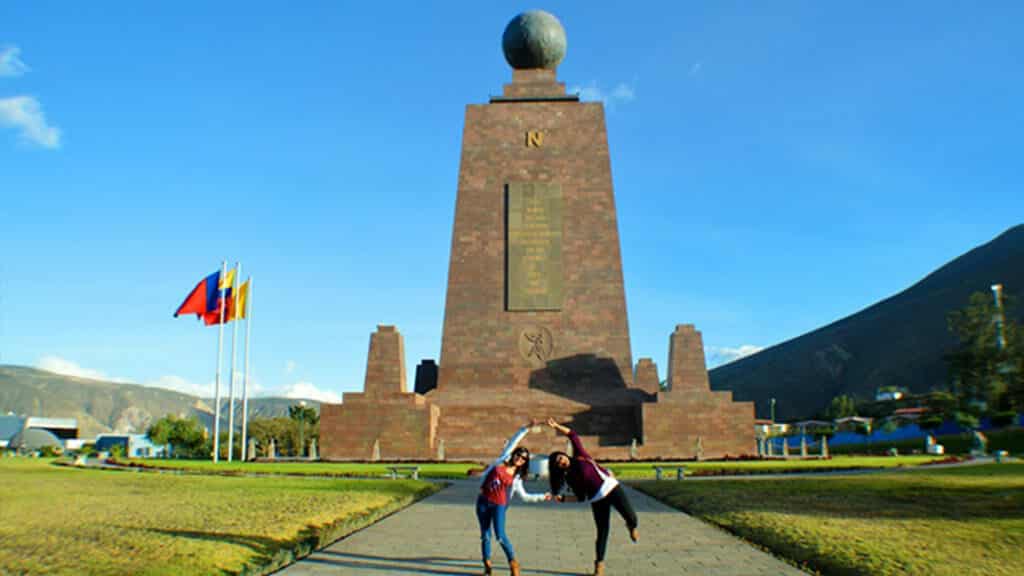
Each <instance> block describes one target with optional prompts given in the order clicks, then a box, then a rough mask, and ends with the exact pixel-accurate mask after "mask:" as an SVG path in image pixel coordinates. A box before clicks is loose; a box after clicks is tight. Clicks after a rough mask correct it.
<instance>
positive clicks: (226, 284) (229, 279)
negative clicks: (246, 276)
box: [217, 268, 235, 290]
mask: <svg viewBox="0 0 1024 576" xmlns="http://www.w3.org/2000/svg"><path fill="white" fill-rule="evenodd" d="M234 285H235V269H234V268H232V269H231V270H228V273H227V274H225V275H224V278H223V279H222V280H221V281H220V286H218V287H217V288H218V289H220V290H228V289H229V288H231V287H232V286H234Z"/></svg>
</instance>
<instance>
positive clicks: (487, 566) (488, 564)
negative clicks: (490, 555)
mask: <svg viewBox="0 0 1024 576" xmlns="http://www.w3.org/2000/svg"><path fill="white" fill-rule="evenodd" d="M491 574H492V572H491V561H490V560H484V576H491Z"/></svg>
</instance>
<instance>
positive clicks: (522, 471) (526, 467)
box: [505, 446, 530, 480]
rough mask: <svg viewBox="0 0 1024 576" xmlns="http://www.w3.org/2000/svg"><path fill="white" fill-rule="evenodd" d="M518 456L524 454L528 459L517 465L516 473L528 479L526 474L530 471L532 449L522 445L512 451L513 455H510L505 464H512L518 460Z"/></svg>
mask: <svg viewBox="0 0 1024 576" xmlns="http://www.w3.org/2000/svg"><path fill="white" fill-rule="evenodd" d="M516 456H522V457H523V458H524V459H525V460H526V461H525V462H523V463H522V465H521V466H517V467H516V475H518V476H519V477H520V478H522V479H523V480H526V475H527V474H529V473H530V450H529V449H527V448H526V447H524V446H520V447H518V448H516V449H515V450H513V451H512V455H511V456H509V457H508V460H507V461H505V464H508V465H512V464H514V463H515V461H516Z"/></svg>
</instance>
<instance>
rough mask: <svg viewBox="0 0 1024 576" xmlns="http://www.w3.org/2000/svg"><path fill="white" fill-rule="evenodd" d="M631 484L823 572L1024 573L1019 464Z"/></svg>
mask: <svg viewBox="0 0 1024 576" xmlns="http://www.w3.org/2000/svg"><path fill="white" fill-rule="evenodd" d="M635 486H636V487H637V488H638V489H640V490H642V491H644V492H646V493H648V494H650V495H652V496H655V497H656V498H658V499H660V500H662V501H664V502H666V503H668V504H670V505H672V506H675V507H676V508H679V509H681V510H684V511H686V512H688V513H690V514H693V515H694V516H697V517H700V518H703V519H705V520H707V521H710V522H712V523H714V524H717V525H719V526H722V527H723V528H725V529H727V530H729V531H730V532H733V533H735V534H737V535H739V536H742V537H743V538H746V539H747V540H749V541H751V542H754V543H756V544H758V545H760V546H763V547H765V548H767V549H769V550H771V551H772V552H774V553H775V554H777V555H779V556H781V557H784V558H787V559H790V560H791V561H793V562H794V563H796V564H799V565H806V566H808V567H810V568H812V569H815V570H818V571H820V572H821V573H823V574H827V575H867V574H872V575H895V574H935V575H939V576H942V575H949V576H953V575H955V576H963V575H965V574H992V575H1003V574H1005V575H1011V574H1012V575H1017V574H1024V554H1022V553H1021V551H1022V550H1024V463H1011V464H988V465H980V466H969V467H961V468H955V469H949V468H946V469H919V470H912V471H902V472H899V473H879V474H871V475H859V476H845V477H844V476H827V477H821V478H814V479H808V478H789V479H743V480H735V481H730V482H677V481H662V482H638V483H636V484H635Z"/></svg>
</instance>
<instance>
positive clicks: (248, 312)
mask: <svg viewBox="0 0 1024 576" xmlns="http://www.w3.org/2000/svg"><path fill="white" fill-rule="evenodd" d="M245 308H246V309H245V310H244V312H245V376H244V377H243V379H242V461H243V462H245V461H246V460H248V459H249V452H248V450H249V444H248V439H249V428H248V419H249V331H250V330H249V329H250V328H252V276H249V290H248V291H247V292H246V294H245Z"/></svg>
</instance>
